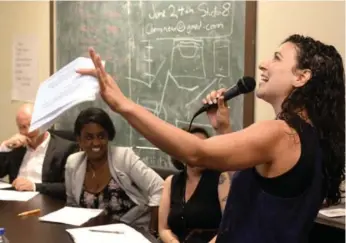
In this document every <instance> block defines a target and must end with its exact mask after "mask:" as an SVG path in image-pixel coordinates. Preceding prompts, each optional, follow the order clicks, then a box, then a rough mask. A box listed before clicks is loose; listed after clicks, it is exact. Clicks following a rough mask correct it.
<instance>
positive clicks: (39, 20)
mask: <svg viewBox="0 0 346 243" xmlns="http://www.w3.org/2000/svg"><path fill="white" fill-rule="evenodd" d="M16 35H36V36H37V38H38V40H39V48H38V50H39V51H38V62H39V64H38V65H39V68H38V73H37V75H38V79H39V81H43V80H45V79H46V78H47V77H49V2H48V1H40V2H16V1H13V2H2V1H0V53H1V54H0V63H1V65H0V74H1V76H0V107H1V119H0V141H3V140H4V139H6V138H7V137H9V136H11V135H12V134H13V133H15V132H17V128H16V125H15V113H16V110H17V109H18V107H19V105H20V104H21V102H11V84H12V41H13V38H14V37H15V36H16Z"/></svg>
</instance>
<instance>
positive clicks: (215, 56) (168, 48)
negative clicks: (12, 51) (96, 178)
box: [54, 1, 246, 167]
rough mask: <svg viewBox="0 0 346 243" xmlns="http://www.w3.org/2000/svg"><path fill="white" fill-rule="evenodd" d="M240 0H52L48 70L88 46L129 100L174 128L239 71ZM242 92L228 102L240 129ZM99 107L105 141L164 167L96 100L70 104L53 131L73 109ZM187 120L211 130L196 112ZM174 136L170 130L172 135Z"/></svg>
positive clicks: (66, 124) (160, 156) (165, 163)
mask: <svg viewBox="0 0 346 243" xmlns="http://www.w3.org/2000/svg"><path fill="white" fill-rule="evenodd" d="M245 6H246V3H245V1H207V2H202V1H181V2H179V1H161V2H159V1H112V2H103V1H102V2H101V1H100V2H89V1H78V2H71V1H57V2H55V6H54V8H55V11H54V12H55V14H54V16H55V17H54V19H55V21H54V22H55V29H56V30H55V49H56V51H55V52H56V56H55V61H56V69H59V68H61V67H62V66H64V65H66V64H67V63H69V62H70V61H72V60H74V59H75V58H76V57H79V56H88V54H87V49H88V47H89V46H93V47H94V48H95V49H96V50H97V51H98V52H99V53H100V54H101V57H102V58H103V59H104V60H105V61H106V69H107V71H108V72H110V73H111V75H113V76H114V77H116V80H117V82H118V84H119V86H120V88H121V89H122V91H123V92H124V93H125V94H126V95H127V96H128V97H130V98H131V99H132V100H134V101H135V102H137V103H138V104H141V105H142V106H144V107H146V108H147V109H148V110H150V111H151V112H153V113H154V114H155V115H157V116H159V117H160V118H162V119H164V120H166V121H167V122H169V123H171V124H173V125H175V126H177V127H183V126H187V125H188V123H189V121H190V119H191V118H192V115H193V113H194V112H195V111H196V110H197V109H198V108H199V107H200V105H201V99H202V98H203V97H204V96H205V95H206V94H207V93H208V92H210V91H211V90H214V89H219V88H221V87H229V86H231V85H233V84H235V83H236V82H237V80H238V79H239V78H240V77H242V76H243V75H244V53H245V48H244V43H245V9H246V8H245ZM243 104H244V101H243V97H242V96H239V97H237V98H235V99H233V100H232V101H231V102H229V105H230V106H231V107H232V109H231V117H232V127H233V129H234V130H239V129H241V128H242V127H243V108H244V105H243ZM89 106H97V107H102V108H104V109H105V110H106V111H107V112H108V113H109V114H110V116H111V118H112V120H113V121H114V125H115V127H116V130H117V136H116V138H115V140H114V141H113V143H115V144H117V145H121V146H133V147H134V148H135V149H136V152H137V153H138V154H139V155H140V156H141V157H142V159H143V160H144V161H145V162H146V163H148V164H149V165H152V166H162V167H169V166H171V164H170V158H169V157H168V156H167V155H166V154H164V153H163V152H161V151H159V150H158V149H156V148H155V147H154V146H153V145H152V144H150V143H149V142H148V141H147V140H146V139H144V138H143V137H142V136H141V135H140V134H138V133H137V132H136V131H135V130H134V129H133V128H131V127H130V126H129V125H128V124H127V122H126V121H125V120H124V119H122V118H121V117H120V116H119V115H117V114H115V113H113V112H112V111H110V109H109V108H108V107H107V105H106V104H104V102H103V101H102V100H97V101H95V102H92V103H90V102H89V103H84V104H81V105H78V106H76V107H74V108H73V109H71V110H70V111H68V112H67V113H65V114H64V115H63V116H61V117H60V118H59V120H58V122H57V124H56V129H64V130H72V129H73V125H74V121H75V119H76V117H77V116H78V114H79V112H80V110H82V109H84V108H86V107H89ZM194 124H195V125H200V126H203V127H205V128H207V129H208V130H209V131H210V132H211V133H212V129H211V127H210V126H209V124H208V121H207V118H206V116H205V115H204V114H203V115H201V116H200V117H198V118H197V119H196V120H195V123H194ZM172 136H174V134H172Z"/></svg>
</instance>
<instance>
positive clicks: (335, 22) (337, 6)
mask: <svg viewBox="0 0 346 243" xmlns="http://www.w3.org/2000/svg"><path fill="white" fill-rule="evenodd" d="M295 33H298V34H304V35H310V36H311V37H314V38H316V39H319V40H321V41H322V42H326V43H329V44H332V45H334V46H335V47H336V49H337V50H338V51H339V52H340V53H341V55H342V57H343V60H345V2H344V1H323V2H322V1H304V2H303V1H300V2H296V1H260V2H258V5H257V40H256V50H257V53H256V63H257V65H258V64H259V62H260V61H261V60H263V59H266V58H270V57H271V56H272V54H273V52H274V50H275V48H277V47H278V45H279V44H280V43H281V42H282V41H283V40H284V39H285V38H286V37H288V36H289V35H290V34H295ZM256 74H257V75H256V77H257V80H259V78H260V77H259V72H258V70H257V72H256ZM273 117H274V112H273V109H272V107H271V106H270V105H268V104H267V103H265V102H264V101H262V100H259V99H256V101H255V120H256V121H259V120H265V119H272V118H273Z"/></svg>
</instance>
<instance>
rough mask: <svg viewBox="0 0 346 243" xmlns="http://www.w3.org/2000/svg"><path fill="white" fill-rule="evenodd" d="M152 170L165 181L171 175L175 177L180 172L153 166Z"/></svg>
mask: <svg viewBox="0 0 346 243" xmlns="http://www.w3.org/2000/svg"><path fill="white" fill-rule="evenodd" d="M150 168H152V169H153V170H154V171H155V172H156V173H157V174H159V175H160V176H161V178H162V179H164V180H166V178H167V177H168V176H170V175H175V174H177V173H179V171H178V170H176V169H175V168H165V167H153V166H151V167H150Z"/></svg>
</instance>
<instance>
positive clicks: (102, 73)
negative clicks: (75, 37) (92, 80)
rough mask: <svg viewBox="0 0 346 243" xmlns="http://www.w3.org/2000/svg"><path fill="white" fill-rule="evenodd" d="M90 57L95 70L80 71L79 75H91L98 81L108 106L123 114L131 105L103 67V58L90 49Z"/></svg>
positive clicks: (78, 71)
mask: <svg viewBox="0 0 346 243" xmlns="http://www.w3.org/2000/svg"><path fill="white" fill-rule="evenodd" d="M89 55H90V58H91V60H92V61H93V63H94V66H95V69H79V70H77V73H80V74H82V75H91V76H94V77H96V78H97V79H98V81H99V85H100V94H101V97H102V98H103V100H104V101H105V102H106V103H107V104H108V106H109V107H110V108H111V109H112V110H113V111H115V112H121V111H122V110H124V109H126V107H127V105H128V104H130V103H131V101H130V100H129V99H127V98H126V96H125V95H124V94H123V93H122V92H121V90H120V88H119V86H118V84H117V83H116V82H115V81H114V79H113V78H112V77H111V75H109V74H108V73H107V72H106V70H105V68H104V67H103V65H102V61H101V57H100V55H99V54H97V53H96V52H95V50H94V49H93V48H89Z"/></svg>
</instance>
